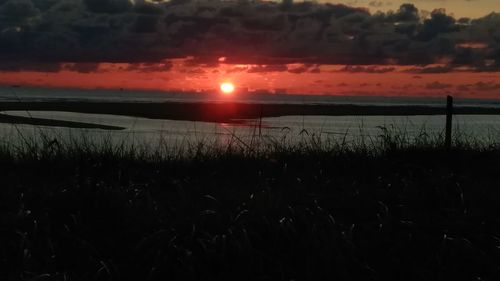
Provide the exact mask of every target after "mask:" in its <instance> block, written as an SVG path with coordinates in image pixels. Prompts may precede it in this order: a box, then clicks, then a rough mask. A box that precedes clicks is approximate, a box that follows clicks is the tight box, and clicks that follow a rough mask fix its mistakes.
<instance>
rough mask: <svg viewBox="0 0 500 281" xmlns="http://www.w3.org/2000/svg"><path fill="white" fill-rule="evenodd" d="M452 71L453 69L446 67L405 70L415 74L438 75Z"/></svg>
mask: <svg viewBox="0 0 500 281" xmlns="http://www.w3.org/2000/svg"><path fill="white" fill-rule="evenodd" d="M452 71H453V67H451V66H448V65H445V66H428V67H413V68H410V69H407V70H405V71H404V72H408V73H415V74H436V73H448V72H452Z"/></svg>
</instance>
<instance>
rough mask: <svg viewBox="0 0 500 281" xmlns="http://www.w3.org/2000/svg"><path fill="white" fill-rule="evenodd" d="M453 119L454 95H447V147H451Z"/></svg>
mask: <svg viewBox="0 0 500 281" xmlns="http://www.w3.org/2000/svg"><path fill="white" fill-rule="evenodd" d="M452 120H453V97H452V96H447V97H446V138H445V144H444V145H445V147H446V149H448V150H450V149H451V129H452Z"/></svg>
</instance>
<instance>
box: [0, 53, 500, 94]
mask: <svg viewBox="0 0 500 281" xmlns="http://www.w3.org/2000/svg"><path fill="white" fill-rule="evenodd" d="M186 62H187V60H181V59H178V60H172V61H170V62H167V63H166V64H167V65H170V64H171V65H172V66H171V67H168V68H169V69H167V70H165V71H158V70H157V69H161V68H162V67H165V64H163V63H160V64H148V65H145V64H142V65H141V64H139V65H135V66H134V68H133V70H131V68H130V65H128V64H101V65H100V66H99V68H98V69H97V71H91V72H88V73H82V72H77V71H70V70H62V71H60V72H33V71H31V72H26V71H22V72H0V84H3V85H31V86H44V87H74V88H90V89H92V88H108V89H119V88H124V89H148V90H164V91H168V90H182V91H188V92H193V91H208V92H213V91H216V90H217V89H218V87H219V85H220V83H222V82H225V81H230V82H232V83H234V84H235V86H236V87H237V88H238V89H237V92H238V91H239V92H240V93H241V92H254V91H268V92H274V91H279V92H287V93H289V94H295V93H302V94H332V95H390V96H399V95H405V96H441V95H447V94H453V95H455V96H462V97H480V98H500V73H498V72H472V71H467V70H461V71H457V70H454V71H452V72H447V73H437V74H436V73H434V74H423V73H418V72H419V71H418V70H416V69H415V67H412V66H405V67H403V66H398V67H390V66H363V67H351V68H347V69H346V68H345V66H340V65H321V66H317V65H307V66H305V65H300V64H288V65H268V66H262V65H231V64H224V63H223V62H221V63H219V64H218V65H212V66H210V65H196V66H191V65H189V64H187V63H186ZM438 67H439V66H436V65H435V66H427V69H431V68H434V69H438ZM65 69H71V68H68V67H65ZM377 72H379V73H377ZM380 72H382V73H380ZM420 72H422V71H420Z"/></svg>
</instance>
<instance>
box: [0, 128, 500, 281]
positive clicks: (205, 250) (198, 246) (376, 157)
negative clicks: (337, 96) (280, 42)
mask: <svg viewBox="0 0 500 281" xmlns="http://www.w3.org/2000/svg"><path fill="white" fill-rule="evenodd" d="M499 159H500V149H499V147H498V146H497V144H496V143H495V142H493V141H491V140H490V141H486V142H482V141H478V140H474V139H473V138H457V139H455V141H454V148H453V149H452V150H451V151H447V150H445V149H443V148H442V137H441V136H439V135H438V136H429V135H427V134H426V133H425V132H422V133H421V134H419V135H418V136H417V137H410V136H409V135H408V134H407V133H406V132H405V131H404V130H400V129H398V128H394V127H384V128H381V135H380V136H379V137H377V138H372V139H360V140H358V141H356V142H354V143H352V142H351V143H347V142H345V139H344V140H342V139H340V140H337V141H328V140H324V139H322V138H319V137H314V136H313V135H310V136H308V137H307V138H306V140H305V141H304V142H302V143H299V144H294V145H292V144H287V142H286V141H283V140H272V141H268V142H265V145H263V144H262V143H261V142H259V141H258V140H255V141H252V143H251V144H250V143H244V142H243V141H241V140H238V139H237V138H236V136H235V138H234V139H232V140H231V141H230V142H229V143H228V144H226V145H225V146H217V147H216V146H213V145H211V144H210V143H206V142H205V143H204V142H201V143H197V144H195V145H189V146H186V147H184V150H182V151H179V150H170V149H168V148H163V147H160V146H159V147H157V149H156V150H155V149H153V150H152V148H151V147H142V146H134V145H131V144H128V143H126V142H123V143H122V144H116V143H113V142H111V141H109V142H106V141H101V142H99V143H97V144H96V143H93V142H92V141H89V140H85V139H82V138H80V139H78V140H69V141H60V140H53V139H50V138H45V139H44V138H42V139H41V140H36V141H35V140H25V141H24V142H21V143H20V144H19V145H17V146H16V145H12V144H3V145H1V146H0V169H1V177H2V178H1V179H0V183H1V188H0V268H2V269H1V270H0V280H85V281H87V280H134V281H137V280H498V279H499V278H500V269H499V266H500V238H499V237H500V216H499V214H500V204H499V202H500V189H499V179H500V178H499V171H500V161H499Z"/></svg>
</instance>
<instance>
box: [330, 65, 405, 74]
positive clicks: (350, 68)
mask: <svg viewBox="0 0 500 281" xmlns="http://www.w3.org/2000/svg"><path fill="white" fill-rule="evenodd" d="M394 70H396V68H395V67H379V66H375V65H370V66H361V65H346V66H345V67H343V68H342V69H340V70H339V71H341V72H350V73H387V72H393V71H394Z"/></svg>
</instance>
